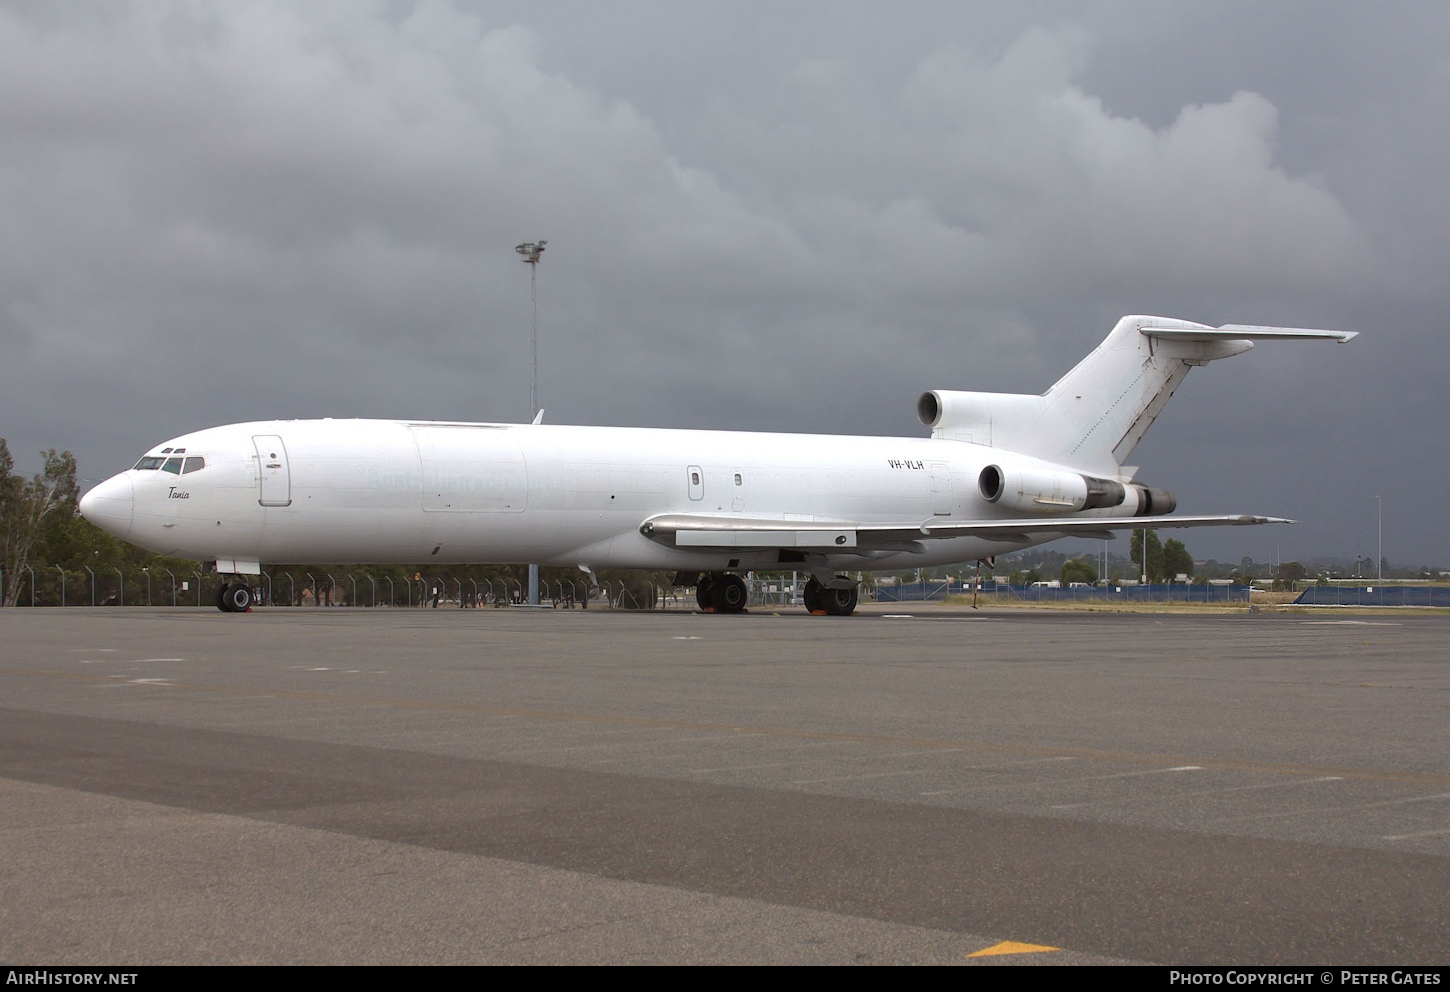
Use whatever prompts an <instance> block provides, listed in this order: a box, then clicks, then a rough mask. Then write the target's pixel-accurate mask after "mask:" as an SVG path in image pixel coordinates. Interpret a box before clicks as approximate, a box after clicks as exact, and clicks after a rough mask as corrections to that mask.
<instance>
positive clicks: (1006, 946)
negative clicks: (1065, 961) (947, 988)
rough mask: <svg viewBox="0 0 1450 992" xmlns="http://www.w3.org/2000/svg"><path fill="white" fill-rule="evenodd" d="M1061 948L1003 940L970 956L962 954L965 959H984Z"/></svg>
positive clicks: (1058, 949) (1059, 948)
mask: <svg viewBox="0 0 1450 992" xmlns="http://www.w3.org/2000/svg"><path fill="white" fill-rule="evenodd" d="M1060 950H1062V948H1061V947H1043V946H1042V945H1041V944H1019V943H1018V942H1017V941H1015V940H1004V941H1002V943H1000V944H993V945H992V946H991V947H984V948H982V949H981V950H980V951H973V952H972V953H971V954H963V955H962V957H966V958H985V957H991V956H992V955H994V954H1036V953H1038V952H1039V951H1060Z"/></svg>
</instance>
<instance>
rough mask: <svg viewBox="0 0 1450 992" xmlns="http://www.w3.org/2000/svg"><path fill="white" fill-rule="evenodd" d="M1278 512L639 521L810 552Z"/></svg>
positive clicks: (913, 546) (721, 544) (1237, 521)
mask: <svg viewBox="0 0 1450 992" xmlns="http://www.w3.org/2000/svg"><path fill="white" fill-rule="evenodd" d="M1294 522H1295V521H1293V520H1286V519H1285V518H1283V517H1258V516H1248V515H1237V516H1229V515H1225V516H1200V517H1188V516H1184V517H1167V516H1159V517H1031V518H1026V519H1015V520H950V519H945V518H938V517H934V518H932V519H930V520H926V521H920V522H918V521H903V522H901V523H862V522H859V521H852V520H782V519H778V518H760V517H743V516H736V515H734V514H711V513H663V514H660V515H659V516H655V517H650V518H649V519H648V520H646V521H645V522H644V523H643V524H641V525H640V528H639V530H640V533H641V534H643V535H644V536H645V537H648V538H650V539H651V540H655V541H660V542H661V543H663V544H669V545H672V546H674V547H677V548H702V549H717V548H781V549H790V550H798V551H813V552H816V553H825V552H831V551H835V552H842V553H846V554H851V553H857V554H868V553H871V552H873V551H908V552H911V551H916V552H920V551H925V547H924V546H923V545H921V544H920V542H922V541H929V540H940V539H942V538H950V537H977V538H982V539H983V540H988V541H1002V542H1004V543H1022V542H1025V541H1029V540H1041V539H1050V538H1055V537H1088V538H1101V539H1107V538H1111V537H1113V533H1112V532H1113V531H1115V530H1142V529H1144V528H1147V529H1150V530H1159V529H1168V528H1179V527H1242V526H1246V525H1253V524H1292V523H1294Z"/></svg>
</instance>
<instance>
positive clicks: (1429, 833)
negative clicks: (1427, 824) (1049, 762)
mask: <svg viewBox="0 0 1450 992" xmlns="http://www.w3.org/2000/svg"><path fill="white" fill-rule="evenodd" d="M1445 834H1450V827H1441V828H1440V829H1438V830H1421V831H1418V832H1416V833H1413V834H1391V835H1390V836H1388V837H1384V838H1381V839H1382V840H1415V839H1416V838H1418V837H1440V836H1443V835H1445Z"/></svg>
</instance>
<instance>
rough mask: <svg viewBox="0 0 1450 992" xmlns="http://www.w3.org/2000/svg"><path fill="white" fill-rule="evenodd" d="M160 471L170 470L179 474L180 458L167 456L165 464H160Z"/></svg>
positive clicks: (173, 473) (174, 473)
mask: <svg viewBox="0 0 1450 992" xmlns="http://www.w3.org/2000/svg"><path fill="white" fill-rule="evenodd" d="M161 471H163V472H170V473H171V474H172V475H180V474H181V459H180V458H168V459H166V464H165V465H162V466H161Z"/></svg>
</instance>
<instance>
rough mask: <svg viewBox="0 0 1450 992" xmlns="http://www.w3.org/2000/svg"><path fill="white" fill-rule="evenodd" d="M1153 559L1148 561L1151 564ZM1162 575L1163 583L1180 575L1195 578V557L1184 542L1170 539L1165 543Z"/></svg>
mask: <svg viewBox="0 0 1450 992" xmlns="http://www.w3.org/2000/svg"><path fill="white" fill-rule="evenodd" d="M1152 560H1153V559H1152V558H1151V557H1150V558H1149V559H1148V561H1149V564H1151V563H1152ZM1161 574H1162V576H1163V581H1165V582H1166V581H1168V580H1169V579H1172V578H1174V577H1175V576H1178V575H1187V576H1189V577H1190V578H1191V577H1192V576H1193V556H1192V555H1191V554H1189V553H1188V549H1187V548H1185V547H1184V546H1183V542H1182V541H1176V540H1172V539H1169V540H1167V541H1164V542H1163V564H1162V570H1161Z"/></svg>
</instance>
